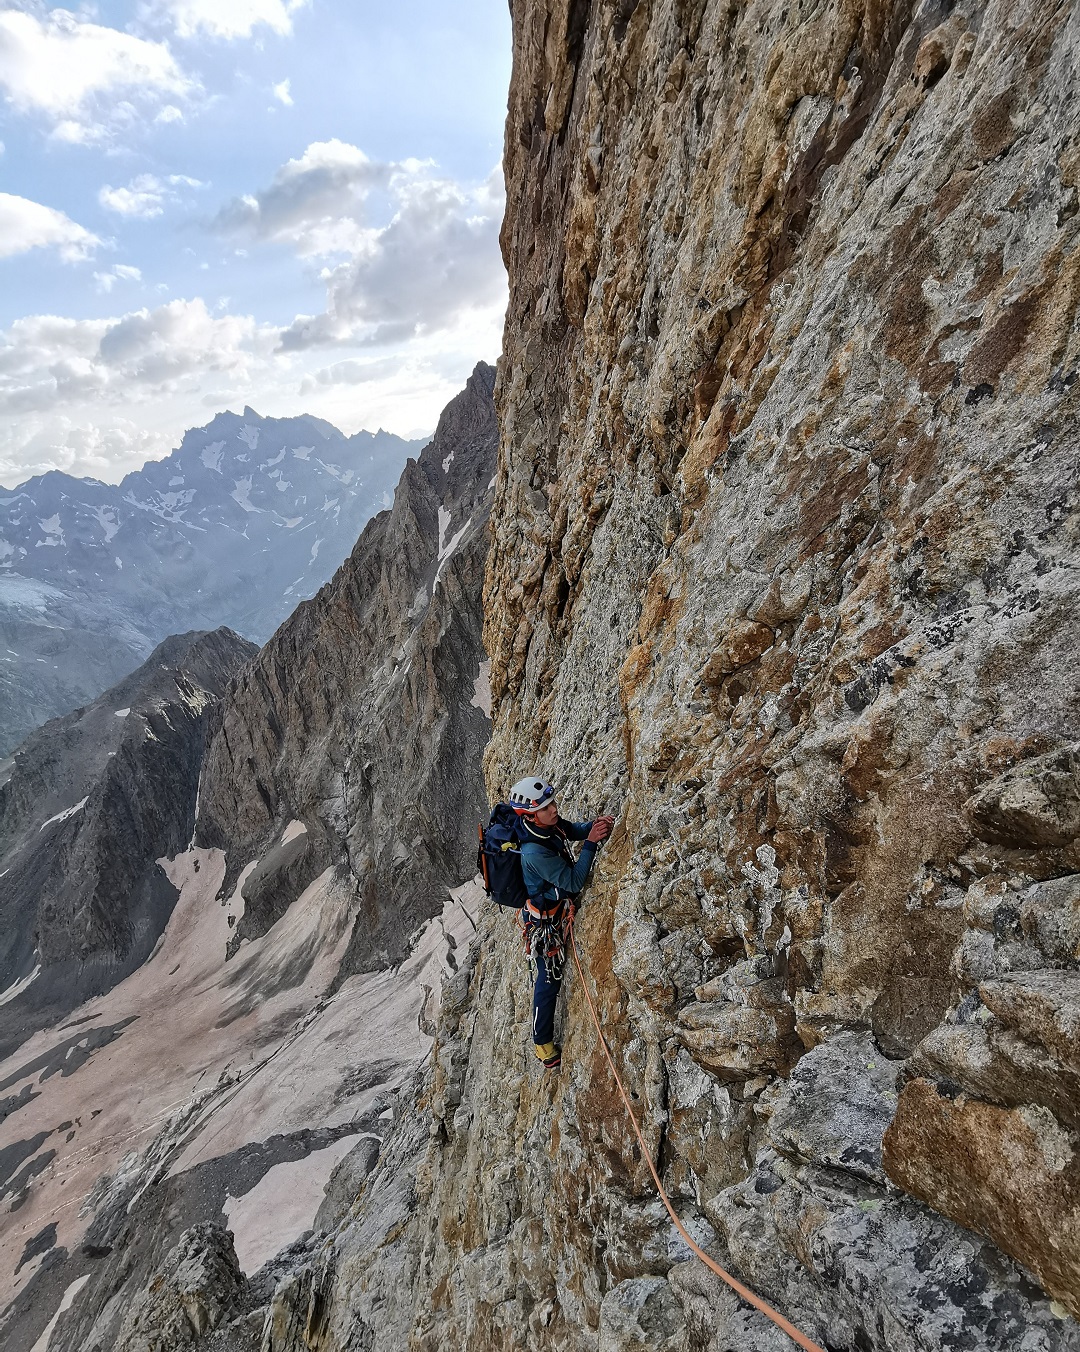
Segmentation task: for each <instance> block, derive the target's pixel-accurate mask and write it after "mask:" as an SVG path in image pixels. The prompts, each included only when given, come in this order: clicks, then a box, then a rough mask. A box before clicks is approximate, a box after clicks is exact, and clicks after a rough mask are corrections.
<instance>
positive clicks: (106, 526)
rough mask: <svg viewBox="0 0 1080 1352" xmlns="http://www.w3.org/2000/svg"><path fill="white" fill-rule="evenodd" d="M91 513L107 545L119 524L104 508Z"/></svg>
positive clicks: (96, 508)
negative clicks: (103, 533) (102, 532)
mask: <svg viewBox="0 0 1080 1352" xmlns="http://www.w3.org/2000/svg"><path fill="white" fill-rule="evenodd" d="M181 483H183V480H181ZM92 511H93V514H94V517H95V518H96V520H97V523H98V525H99V526H100V527H101V529H102V530H103V531H104V532H105V543H106V544H108V543H109V541H110V540H111V539H112V538H113V536H114V535H115V534H116V532H117V531H118V530H119V529H120V522H119V521H117V519H116V517H115V516H114V515H113V514H112V513H111V512H108V511H106V509H105V508H104V507H94V508H93V509H92Z"/></svg>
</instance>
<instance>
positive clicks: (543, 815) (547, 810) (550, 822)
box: [533, 798, 559, 826]
mask: <svg viewBox="0 0 1080 1352" xmlns="http://www.w3.org/2000/svg"><path fill="white" fill-rule="evenodd" d="M558 820H559V807H558V804H557V803H556V802H555V799H554V798H553V799H552V800H551V802H550V803H545V804H544V806H543V807H542V808H540V809H539V810H538V811H536V812H534V813H533V821H534V822H535V823H536V824H537V826H554V825H555V823H556V822H557V821H558Z"/></svg>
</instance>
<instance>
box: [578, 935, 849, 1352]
mask: <svg viewBox="0 0 1080 1352" xmlns="http://www.w3.org/2000/svg"><path fill="white" fill-rule="evenodd" d="M567 937H568V942H569V946H570V951H571V952H572V953H573V955H574V963H575V965H576V967H577V973H578V977H579V979H580V981H581V988H582V990H584V992H585V999H586V1000H587V1001H588V1002H589V1012H590V1013H591V1014H592V1019H593V1023H594V1024H595V1025H596V1035H597V1037H598V1038H599V1039H600V1046H601V1047H602V1048H603V1051H604V1056H605V1057H606V1058H607V1063H608V1065H609V1066H610V1067H611V1073H612V1075H614V1076H615V1083H616V1084H617V1085H618V1086H619V1093H620V1095H621V1096H622V1101H623V1107H625V1109H626V1115H627V1117H629V1119H630V1125H631V1126H632V1127H633V1128H634V1135H635V1136H636V1137H637V1139H638V1144H639V1145H640V1146H641V1154H642V1157H643V1159H644V1160H645V1163H646V1164H647V1165H648V1166H649V1173H650V1174H652V1179H653V1182H654V1183H655V1184H656V1190H657V1192H658V1193H659V1194H660V1200H661V1201H662V1202H663V1204H664V1206H665V1207H666V1208H667V1213H668V1215H669V1216H670V1217H671V1220H672V1223H673V1224H674V1226H675V1229H676V1230H678V1232H679V1234H680V1235H681V1236H682V1237H683V1239H684V1240H685V1241H686V1243H687V1244H688V1245H689V1246H690V1248H691V1250H692V1251H693V1252H694V1254H695V1255H696V1256H697V1257H698V1258H700V1259H701V1261H702V1262H703V1263H704V1264H705V1266H706V1267H707V1268H709V1269H710V1270H711V1271H712V1272H715V1273H716V1275H717V1276H718V1277H722V1278H723V1280H724V1281H725V1282H727V1284H728V1286H730V1287H731V1289H732V1290H733V1291H734V1292H735V1293H736V1294H737V1295H739V1296H741V1297H742V1298H743V1300H745V1301H747V1302H749V1304H751V1305H753V1307H754V1308H755V1309H756V1310H760V1311H761V1313H762V1314H763V1315H765V1317H766V1318H767V1319H771V1320H772V1322H773V1323H774V1324H775V1325H776V1326H777V1328H779V1329H782V1330H783V1331H784V1332H785V1333H786V1334H787V1335H788V1337H789V1338H791V1339H792V1340H793V1341H794V1342H795V1343H796V1344H797V1345H798V1346H799V1347H801V1348H803V1349H804V1352H823V1349H822V1348H821V1347H820V1346H819V1345H818V1344H817V1343H815V1342H812V1341H811V1340H810V1339H809V1338H808V1337H807V1336H806V1334H805V1333H800V1332H799V1330H798V1329H797V1328H796V1327H795V1325H794V1324H792V1323H789V1322H788V1320H786V1319H785V1318H784V1316H783V1315H782V1314H780V1313H779V1312H778V1311H776V1310H774V1309H773V1308H772V1306H771V1305H768V1304H766V1302H765V1301H763V1300H762V1299H761V1298H760V1296H755V1295H754V1293H753V1291H751V1290H749V1288H748V1287H745V1286H743V1284H742V1282H740V1281H737V1280H736V1279H735V1278H734V1277H733V1276H732V1275H731V1273H730V1272H725V1271H724V1269H723V1268H722V1267H721V1266H720V1264H719V1263H717V1262H714V1260H713V1259H711V1258H710V1257H709V1255H708V1254H707V1253H706V1252H705V1250H704V1249H702V1248H701V1247H700V1245H698V1244H695V1243H694V1241H693V1240H692V1239H691V1238H690V1235H689V1234H688V1233H687V1231H686V1228H685V1227H684V1226H683V1223H682V1221H680V1220H679V1217H678V1215H677V1214H676V1212H675V1208H674V1207H673V1206H672V1205H671V1199H670V1198H669V1197H668V1195H667V1193H666V1192H665V1191H664V1185H663V1183H661V1182H660V1175H659V1174H658V1173H657V1172H656V1166H655V1165H654V1164H653V1162H652V1155H651V1154H650V1152H649V1147H648V1146H647V1145H646V1144H645V1137H644V1136H642V1134H641V1128H640V1127H639V1126H638V1124H637V1118H636V1117H635V1116H634V1110H633V1108H631V1106H630V1098H629V1095H628V1094H627V1092H626V1090H625V1088H624V1087H623V1082H622V1080H621V1079H620V1078H619V1072H618V1071H617V1070H616V1069H615V1061H614V1058H613V1057H612V1055H611V1051H610V1050H609V1048H608V1045H607V1038H605V1037H604V1030H603V1029H602V1028H601V1027H600V1018H599V1016H598V1014H597V1012H596V1005H595V1004H594V1003H593V998H592V995H591V994H590V992H589V983H588V982H587V981H586V980H585V972H584V970H583V969H582V966H581V957H580V955H579V953H578V947H577V937H576V935H575V934H574V917H573V912H572V911H571V914H570V918H569V920H568V922H567Z"/></svg>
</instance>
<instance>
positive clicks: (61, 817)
mask: <svg viewBox="0 0 1080 1352" xmlns="http://www.w3.org/2000/svg"><path fill="white" fill-rule="evenodd" d="M89 801H90V795H89V794H87V795H86V797H85V798H84V799H83V800H82V802H81V803H76V804H75V806H74V807H68V808H65V809H64V811H63V812H58V813H57V814H56V816H55V817H50V818H49V820H48V821H47V822H42V823H41V825H40V826H39V827H38V835H39V836H40V835H41V833H42V831H44V830H45V828H46V826H52V825H53V823H54V822H66V821H67V819H68V818H69V817H74V815H75V813H76V812H81V811H82V810H83V808H84V807H85V806H86V805H87V803H88V802H89Z"/></svg>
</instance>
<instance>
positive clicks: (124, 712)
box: [114, 708, 131, 718]
mask: <svg viewBox="0 0 1080 1352" xmlns="http://www.w3.org/2000/svg"><path fill="white" fill-rule="evenodd" d="M114 713H115V715H116V717H117V718H127V716H128V714H129V713H131V709H130V708H128V709H116V710H114Z"/></svg>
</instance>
